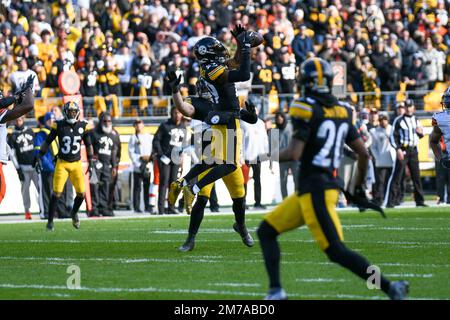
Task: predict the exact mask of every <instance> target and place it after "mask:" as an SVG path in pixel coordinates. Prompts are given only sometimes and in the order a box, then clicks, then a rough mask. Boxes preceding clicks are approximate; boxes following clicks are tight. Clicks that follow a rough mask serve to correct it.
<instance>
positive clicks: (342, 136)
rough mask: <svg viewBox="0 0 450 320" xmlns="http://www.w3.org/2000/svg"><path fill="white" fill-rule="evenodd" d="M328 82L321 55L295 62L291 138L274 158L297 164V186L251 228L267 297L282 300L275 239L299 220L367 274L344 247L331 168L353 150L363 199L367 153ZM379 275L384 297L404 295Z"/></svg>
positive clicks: (339, 258) (402, 285) (330, 251)
mask: <svg viewBox="0 0 450 320" xmlns="http://www.w3.org/2000/svg"><path fill="white" fill-rule="evenodd" d="M332 81H333V70H332V68H331V65H330V64H329V63H328V62H326V61H325V60H323V59H320V58H310V59H308V60H306V61H305V62H304V63H303V64H302V65H301V66H300V86H301V91H302V98H299V99H297V100H296V101H294V102H293V103H292V105H291V107H290V110H289V114H290V116H291V120H292V125H293V128H294V130H293V131H294V133H293V139H292V141H291V143H290V145H289V146H288V148H287V149H285V150H282V151H281V152H280V155H279V157H280V161H283V160H284V161H290V160H300V161H301V162H302V165H301V168H300V171H299V180H298V182H299V183H298V185H299V186H298V190H296V193H294V194H293V195H291V196H290V197H288V198H286V199H285V200H284V201H283V202H282V203H281V204H280V205H279V206H278V207H277V208H275V209H274V210H273V211H272V212H270V213H269V214H267V215H266V216H265V217H264V221H263V222H262V223H261V225H260V226H259V228H258V231H257V234H258V237H259V240H260V243H261V248H262V252H263V257H264V261H265V266H266V270H267V273H268V275H269V280H270V289H269V293H268V295H267V296H266V299H268V300H281V299H286V298H287V296H286V293H285V292H284V290H283V289H282V287H281V283H280V248H279V246H278V241H277V237H278V235H280V234H282V233H284V232H286V231H289V230H293V229H296V228H298V227H300V226H303V225H305V224H306V225H307V226H308V228H309V230H310V231H311V233H312V235H313V237H314V238H315V240H316V241H317V242H318V244H319V247H320V248H321V249H322V251H324V252H325V254H326V255H327V256H328V258H329V259H330V260H331V261H332V262H335V263H337V264H340V265H341V266H343V267H344V268H347V269H348V270H350V271H351V272H353V273H354V274H356V275H357V276H359V277H360V278H362V279H364V280H366V281H367V280H368V279H369V277H370V276H371V275H372V273H371V272H369V267H370V263H369V262H368V261H367V260H366V259H365V258H364V257H362V256H361V255H359V254H358V253H356V252H354V251H352V250H350V249H349V248H347V247H346V246H345V244H344V242H343V241H344V237H343V233H342V227H341V223H340V221H339V217H338V215H337V213H336V209H335V208H336V203H337V200H338V197H339V188H340V185H341V183H340V181H339V178H337V175H336V169H337V168H339V162H340V161H341V158H342V151H343V146H344V144H347V145H348V146H350V147H351V148H352V149H353V150H354V151H355V152H356V153H357V154H358V173H357V177H356V188H355V191H354V194H353V196H354V197H355V199H359V198H365V193H364V190H363V184H364V181H365V175H366V172H367V164H368V160H369V157H370V156H369V153H368V151H367V149H366V148H365V146H364V142H363V141H362V139H361V138H360V137H359V135H358V132H357V130H356V128H355V126H354V125H353V122H352V111H351V109H350V108H348V107H346V106H344V105H342V104H340V103H339V102H338V101H337V99H336V98H335V97H334V96H333V95H332V93H331V88H332ZM365 199H367V198H365ZM361 202H362V201H361ZM379 276H380V278H379V279H380V287H381V290H383V291H384V292H385V293H386V294H387V295H389V297H390V298H392V299H404V298H406V295H407V293H408V283H407V282H405V281H398V282H391V281H389V280H388V279H386V278H385V277H384V276H383V275H381V274H380V275H379Z"/></svg>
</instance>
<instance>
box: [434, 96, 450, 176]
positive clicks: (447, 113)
mask: <svg viewBox="0 0 450 320" xmlns="http://www.w3.org/2000/svg"><path fill="white" fill-rule="evenodd" d="M441 105H442V109H443V111H441V112H437V113H435V114H433V117H432V120H431V123H432V125H433V131H432V132H431V135H430V146H431V150H433V153H434V156H435V157H436V161H438V162H439V163H440V164H441V166H443V167H444V168H446V169H450V157H449V153H448V152H449V150H450V87H448V88H447V90H445V92H444V94H443V95H442V101H441ZM442 137H443V138H444V143H445V149H446V150H445V152H442V150H441V148H440V144H439V142H440V140H441V138H442Z"/></svg>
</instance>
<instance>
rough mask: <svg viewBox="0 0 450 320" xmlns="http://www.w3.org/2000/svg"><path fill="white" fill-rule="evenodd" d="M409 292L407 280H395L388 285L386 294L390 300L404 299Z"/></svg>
mask: <svg viewBox="0 0 450 320" xmlns="http://www.w3.org/2000/svg"><path fill="white" fill-rule="evenodd" d="M408 293H409V283H408V281H403V280H402V281H395V282H392V283H391V285H390V286H389V292H388V296H389V298H391V300H406V299H407V298H408Z"/></svg>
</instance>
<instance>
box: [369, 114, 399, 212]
mask: <svg viewBox="0 0 450 320" xmlns="http://www.w3.org/2000/svg"><path fill="white" fill-rule="evenodd" d="M379 123H380V125H379V126H376V127H373V128H371V129H370V130H369V132H370V134H371V135H372V140H373V143H372V144H371V146H370V152H371V154H372V157H373V161H374V165H375V185H374V186H373V189H372V196H373V201H374V202H375V203H376V204H378V205H382V204H383V200H384V195H385V192H386V186H387V182H388V179H389V177H390V176H391V173H392V166H393V164H394V159H395V149H394V148H393V147H392V146H391V143H390V141H389V137H390V135H391V130H392V126H391V125H390V124H389V119H388V114H387V113H386V112H381V113H380V114H379Z"/></svg>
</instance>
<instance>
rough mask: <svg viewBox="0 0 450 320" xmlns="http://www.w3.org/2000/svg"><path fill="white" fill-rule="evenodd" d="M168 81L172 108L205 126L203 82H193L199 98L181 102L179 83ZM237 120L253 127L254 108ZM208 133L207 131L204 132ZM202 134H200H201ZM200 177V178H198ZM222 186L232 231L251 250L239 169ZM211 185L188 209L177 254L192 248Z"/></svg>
mask: <svg viewBox="0 0 450 320" xmlns="http://www.w3.org/2000/svg"><path fill="white" fill-rule="evenodd" d="M170 78H172V79H174V78H175V80H174V81H170V82H169V83H170V85H171V87H172V97H173V101H174V104H175V106H176V108H177V109H178V110H179V111H180V112H181V113H182V114H183V115H184V116H186V117H190V118H193V119H196V120H200V121H202V126H205V127H206V128H207V127H208V126H207V125H206V124H205V123H204V121H205V119H206V118H207V117H208V114H209V112H210V111H211V110H212V108H213V104H212V103H211V101H210V97H211V95H210V94H209V91H208V90H207V89H206V88H205V85H204V83H203V81H204V80H201V79H199V80H198V81H197V94H198V95H199V97H192V98H190V99H186V101H183V97H182V96H181V94H180V92H179V88H178V87H179V81H178V79H176V77H174V75H172V76H171V77H170ZM240 118H241V119H242V120H243V121H246V122H248V123H251V124H254V123H256V122H257V120H258V116H257V115H256V111H255V106H254V105H251V104H247V106H246V109H241V110H240ZM205 130H208V129H205ZM202 135H203V132H202ZM202 144H203V145H202V151H203V150H204V149H205V148H206V144H207V143H203V141H202ZM202 176H203V174H201V175H200V177H202ZM222 180H223V182H224V183H225V185H226V187H227V189H228V192H229V194H230V196H231V199H232V200H233V212H234V217H235V221H236V223H235V224H234V225H233V228H234V230H235V231H236V232H238V233H239V234H240V235H241V237H242V241H243V242H244V244H245V245H246V246H248V247H252V246H253V244H254V241H253V238H252V236H251V235H250V233H249V232H248V231H247V228H246V226H245V189H244V176H243V174H242V170H241V168H236V169H235V170H234V171H233V172H231V173H229V174H228V175H226V176H224V177H223V178H222ZM212 187H213V184H212V183H211V184H209V185H206V186H205V187H203V188H202V189H201V190H200V192H199V194H198V197H197V200H196V202H195V204H194V206H193V208H192V214H191V216H190V222H189V230H188V232H189V233H188V237H187V239H186V241H185V243H184V244H183V245H182V246H181V247H179V248H178V250H179V251H182V252H186V251H191V250H193V249H194V245H195V237H196V235H197V232H198V229H199V228H200V224H201V222H202V220H203V215H204V211H205V207H206V204H207V203H208V200H209V197H210V195H211V190H212ZM173 197H174V194H170V195H169V200H170V202H171V203H174V202H175V200H176V198H173Z"/></svg>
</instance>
